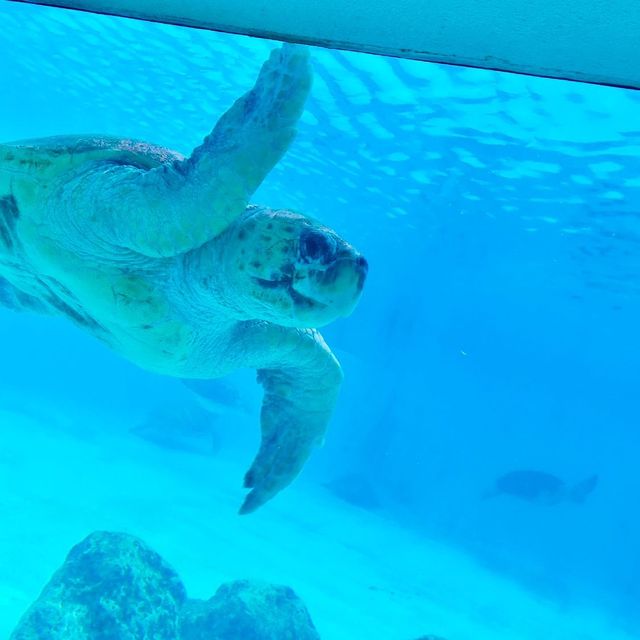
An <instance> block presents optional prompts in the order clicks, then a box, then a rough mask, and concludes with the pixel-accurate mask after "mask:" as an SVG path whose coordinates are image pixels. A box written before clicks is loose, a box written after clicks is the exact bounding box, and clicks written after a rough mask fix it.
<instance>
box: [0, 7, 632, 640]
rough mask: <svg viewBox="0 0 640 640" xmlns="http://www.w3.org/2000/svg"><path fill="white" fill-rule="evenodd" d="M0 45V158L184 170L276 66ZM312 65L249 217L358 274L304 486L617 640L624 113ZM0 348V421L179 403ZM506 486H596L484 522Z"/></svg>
mask: <svg viewBox="0 0 640 640" xmlns="http://www.w3.org/2000/svg"><path fill="white" fill-rule="evenodd" d="M0 24H2V29H0V140H2V141H8V140H16V139H23V138H35V137H42V136H46V135H55V134H60V133H85V132H97V133H100V132H104V133H111V134H118V135H122V136H126V137H131V138H140V139H145V140H151V141H153V142H155V143H158V144H161V145H165V146H167V147H170V148H172V149H176V150H178V151H181V152H183V153H187V154H188V153H189V151H190V150H191V149H192V148H193V147H194V146H196V145H197V144H199V143H200V141H201V140H202V138H203V137H204V136H205V135H206V134H207V133H208V132H209V130H210V129H211V127H212V125H213V123H214V122H215V120H216V118H217V117H218V116H219V115H220V114H221V113H222V112H223V111H224V109H225V108H226V107H227V106H228V105H230V104H231V102H233V100H234V99H235V98H236V97H238V96H239V95H240V94H241V93H242V92H244V91H245V90H247V89H248V88H249V87H250V86H251V85H252V83H253V79H254V77H255V75H256V73H257V70H258V69H259V67H260V64H261V63H262V61H263V60H264V59H265V58H266V57H267V56H268V52H269V51H270V50H271V49H272V48H274V46H275V43H272V42H268V41H260V40H253V39H249V38H243V37H236V36H229V35H222V34H216V33H209V32H204V31H197V30H189V29H183V28H176V27H169V26H163V25H157V24H148V23H143V22H136V21H130V20H123V19H117V18H108V17H98V16H94V15H90V14H81V13H71V12H65V11H62V10H55V9H43V8H38V7H31V6H21V5H14V4H12V3H3V4H2V6H0ZM312 60H313V66H314V71H315V80H314V86H313V90H312V95H311V97H310V99H309V101H308V103H307V107H306V111H305V113H304V116H303V118H302V122H301V124H300V127H299V134H298V137H297V139H296V140H295V142H294V144H293V145H292V147H291V149H290V151H289V153H288V154H287V155H286V156H285V158H284V160H283V161H282V162H281V163H280V164H279V165H278V166H277V167H276V169H275V170H274V171H273V172H272V173H271V174H270V175H269V177H268V179H267V180H266V181H265V183H264V184H263V185H262V187H261V188H260V190H259V191H258V193H257V194H256V195H255V197H254V198H253V200H254V201H255V202H262V203H268V204H269V205H270V206H272V207H286V208H292V209H296V210H300V211H303V212H305V213H306V214H308V215H310V216H314V217H317V218H319V219H321V220H322V221H323V222H325V223H326V224H328V225H330V226H331V227H333V228H335V229H337V230H338V231H339V233H340V234H341V235H342V236H343V237H345V238H347V239H349V241H351V242H353V243H354V244H355V245H356V246H357V247H358V248H359V249H360V250H361V251H362V252H363V253H364V254H365V255H366V256H367V259H368V262H369V266H370V271H369V277H368V280H367V283H366V287H365V292H364V295H363V298H362V300H361V302H360V304H359V306H358V307H357V309H356V311H355V312H354V313H353V315H352V316H351V317H350V318H348V319H345V320H340V321H338V322H336V323H334V324H332V325H330V326H328V327H326V328H325V329H324V330H323V335H324V336H325V338H326V340H327V342H328V343H329V345H330V346H331V347H332V348H333V349H334V351H335V352H336V353H337V355H338V356H339V357H340V359H341V361H342V364H343V367H344V369H345V375H346V378H345V384H344V389H343V392H342V395H341V397H340V401H339V405H338V409H337V411H336V415H335V417H334V419H333V421H332V424H331V428H330V431H329V433H328V435H327V439H326V444H325V446H324V448H322V449H321V450H318V451H317V452H316V453H315V454H314V457H313V459H312V460H311V462H310V463H309V464H308V465H307V467H306V469H305V471H304V473H303V480H304V481H306V482H308V484H309V485H310V486H311V485H312V486H316V487H325V489H326V491H327V492H328V493H330V494H332V495H334V496H336V498H339V499H342V500H346V503H345V504H348V505H349V508H353V509H359V508H364V509H367V510H371V511H374V512H376V513H378V514H380V515H382V516H383V518H384V519H386V520H388V521H390V522H393V523H394V526H395V525H397V526H400V527H402V528H404V529H406V530H407V531H411V532H414V533H417V534H418V535H420V536H423V537H424V538H425V539H431V540H437V541H439V542H443V543H446V544H447V545H450V546H451V547H452V548H456V549H460V550H463V551H464V552H465V553H468V554H470V555H471V557H473V558H474V559H475V560H476V561H477V562H479V563H480V564H482V565H483V566H484V567H486V568H487V569H488V570H489V571H490V572H494V573H496V574H498V575H501V576H504V577H506V578H508V579H510V580H513V581H514V584H518V585H521V586H524V588H525V589H527V590H530V591H532V592H533V593H535V594H537V595H538V596H539V597H541V598H547V599H549V601H551V602H553V603H556V605H557V606H558V607H559V609H560V610H562V608H563V607H573V606H578V605H579V606H581V607H586V608H587V609H589V608H591V609H593V610H597V611H602V612H604V613H605V615H606V616H608V617H609V618H610V619H611V620H612V624H615V625H619V626H622V627H624V628H626V629H627V630H628V633H629V634H631V635H630V636H629V637H640V613H639V611H640V609H639V608H638V601H639V599H640V547H639V545H638V540H640V514H639V512H638V500H639V497H640V474H639V473H638V460H639V459H640V436H639V435H638V401H637V397H638V395H637V393H638V392H637V380H638V367H639V361H640V339H639V338H638V327H640V124H639V121H638V112H639V110H640V93H638V92H633V91H630V90H623V89H613V88H606V87H599V86H590V85H581V84H576V83H569V82H563V81H557V80H548V79H537V78H529V77H524V76H516V75H509V74H502V73H496V72H489V71H481V70H473V69H464V68H454V67H446V66H442V65H435V64H427V63H417V62H412V61H405V60H393V59H386V58H382V57H373V56H366V55H362V54H355V53H348V52H335V51H327V50H321V49H314V50H313V51H312ZM0 349H1V353H2V358H1V360H0V362H1V366H0V385H1V389H2V392H1V393H0V408H1V409H3V410H6V411H17V412H18V413H20V412H23V413H25V411H27V410H26V409H25V406H28V409H29V411H28V412H27V413H29V412H30V415H34V414H37V415H38V416H39V417H42V415H41V414H45V417H46V416H47V415H49V414H48V413H47V411H45V410H44V409H43V410H42V411H40V412H39V411H38V410H37V407H38V406H39V405H42V406H45V405H46V406H48V407H52V406H54V407H57V409H56V410H57V411H58V413H57V414H56V415H57V416H58V417H59V421H60V420H62V422H64V416H65V415H71V414H72V413H73V411H76V410H77V407H82V410H83V411H84V412H85V413H86V414H88V415H93V414H95V415H96V416H99V417H100V420H98V419H97V418H96V425H98V424H102V421H103V420H104V419H105V416H111V415H114V416H115V415H116V414H117V416H118V420H117V421H118V424H119V425H120V427H121V429H122V431H123V433H125V434H126V433H127V428H128V427H127V424H126V423H127V419H123V418H122V416H131V419H130V422H131V425H129V426H133V425H134V424H138V423H139V422H140V420H143V419H144V415H146V414H145V412H146V411H147V410H157V401H158V397H159V396H162V395H169V396H171V397H172V398H174V405H173V406H175V403H181V402H183V399H184V398H187V397H188V394H186V392H185V390H184V389H183V388H182V387H181V386H180V385H179V383H177V382H172V381H168V380H166V379H163V378H160V377H156V376H152V375H151V374H147V373H145V372H143V371H140V370H138V369H136V368H135V367H134V366H132V365H128V364H125V363H123V362H122V361H121V359H119V358H118V356H116V355H113V354H111V353H109V352H108V351H106V349H105V348H103V347H102V346H101V345H99V344H98V343H97V342H94V341H93V340H92V339H90V338H89V337H87V336H85V335H84V334H82V333H80V331H79V330H76V329H75V328H73V327H72V326H71V325H67V324H66V323H64V322H62V321H60V320H53V319H45V318H40V317H36V316H29V315H24V314H15V313H12V312H9V311H5V310H2V311H1V312H0ZM235 384H237V388H238V389H239V390H240V394H241V396H246V398H247V402H249V405H250V406H249V408H247V409H246V412H245V411H244V410H242V411H236V413H235V414H233V415H236V416H237V415H240V416H241V418H237V417H236V418H233V419H234V420H239V421H240V422H246V423H247V424H248V425H249V426H248V427H247V429H248V430H254V431H255V429H256V426H257V413H255V412H254V413H251V412H252V411H254V410H256V407H254V406H253V405H251V402H254V401H256V399H257V398H258V396H259V392H258V390H257V389H256V388H255V385H254V383H253V378H252V377H251V376H248V377H246V378H239V379H238V380H237V382H236V383H235ZM183 393H184V394H186V395H183ZM19 398H27V399H28V400H24V401H22V400H19ZM189 398H190V396H189ZM184 402H192V400H191V399H189V400H186V399H185V400H184ZM214 402H215V401H214ZM220 403H221V404H222V405H224V404H225V403H227V404H228V402H227V400H225V399H224V398H223V399H222V400H221V401H220ZM247 414H248V417H247ZM60 416H63V417H62V418H60ZM141 416H142V417H141ZM228 420H232V418H228ZM2 429H3V430H4V431H3V435H4V437H8V435H7V434H8V433H9V431H10V425H8V426H7V425H6V424H5V423H4V422H3V424H2ZM99 429H100V427H99V426H91V425H87V424H85V425H84V427H82V426H76V427H75V430H76V431H77V432H78V433H79V434H82V433H83V432H85V431H86V430H89V431H92V432H93V431H96V430H98V431H99ZM254 435H255V434H254V433H251V434H246V433H244V432H242V434H240V435H237V434H236V435H235V436H228V435H227V436H225V434H224V430H222V432H221V434H220V435H219V437H218V436H216V439H215V446H213V445H212V452H213V455H214V456H215V452H217V451H220V450H221V449H224V448H225V446H227V445H228V446H229V447H230V448H231V449H233V450H234V451H236V449H237V456H238V459H239V460H242V461H243V463H244V464H246V463H247V462H248V460H249V459H250V450H251V447H252V446H253V442H254V441H253V440H252V439H251V438H252V437H253V436H254ZM12 437H13V436H12ZM79 437H81V435H80V436H79ZM130 437H132V438H133V437H134V436H133V435H131V436H130ZM207 437H208V436H207ZM234 438H235V439H234ZM196 439H197V438H196ZM165 445H167V447H172V446H174V445H175V442H173V441H172V440H171V438H169V439H168V440H167V441H165ZM160 446H162V443H160ZM207 446H208V445H207ZM207 446H205V445H203V444H202V442H201V441H199V442H198V443H197V444H195V445H193V446H192V447H191V445H189V444H187V449H189V448H190V447H191V448H192V449H193V450H194V451H193V453H194V454H198V455H200V456H201V457H202V455H201V454H202V453H203V452H204V453H205V455H209V453H208V451H207ZM165 448H166V447H165ZM166 451H167V452H169V454H170V452H171V451H172V449H171V448H166ZM234 455H235V454H234ZM2 464H5V465H8V464H10V462H7V461H6V460H4V459H3V457H2V454H1V453H0V465H2ZM211 464H212V465H213V464H215V457H214V458H212V460H211ZM517 469H535V470H540V471H545V472H549V473H552V474H555V475H556V476H558V477H559V478H561V479H563V480H565V481H566V482H567V483H568V484H570V485H573V484H575V483H577V482H579V481H581V480H583V479H584V478H586V477H588V476H590V475H591V474H594V473H597V474H598V476H599V484H598V486H597V487H596V489H595V491H594V492H593V493H592V494H591V495H590V496H588V498H587V500H586V501H585V502H584V503H583V504H574V503H570V502H568V501H566V502H561V503H560V504H557V505H554V506H548V505H544V504H542V505H541V504H532V503H530V502H526V501H522V500H517V499H515V498H513V497H509V496H500V497H497V498H495V499H490V500H488V499H484V498H483V495H484V494H485V493H486V491H487V489H488V488H490V487H491V485H492V484H493V482H494V480H495V479H496V478H497V477H498V476H500V475H502V474H504V473H506V472H509V471H512V470H517ZM12 477H13V478H14V482H15V483H16V485H18V484H20V482H21V476H20V465H15V469H14V470H13V471H12ZM235 480H236V481H237V483H239V482H240V477H238V478H236V479H235ZM13 490H14V489H12V488H11V487H8V488H4V487H2V488H0V505H2V504H3V497H2V491H5V492H6V495H5V498H4V500H6V501H7V504H8V503H9V502H10V498H11V495H12V493H11V492H12V491H13ZM278 499H279V498H278ZM278 499H277V500H278ZM309 500H310V501H312V498H309ZM40 506H42V505H40ZM38 508H39V504H35V503H34V505H33V509H34V511H35V512H37V509H38ZM141 508H143V507H141ZM148 508H149V509H151V510H152V509H153V505H152V504H150V505H148ZM269 508H272V507H271V506H270V505H267V506H266V507H265V509H269ZM310 508H311V507H310ZM193 526H194V527H196V526H197V523H195V522H194V524H193ZM75 541H76V540H73V541H71V543H73V542H75ZM25 544H26V543H25ZM25 553H29V548H28V545H27V548H25ZM57 560H58V558H56V559H55V561H54V560H49V562H53V563H54V564H53V566H56V564H55V563H56V562H57ZM3 562H5V563H6V566H9V563H11V562H14V559H13V558H8V557H6V556H5V557H3V556H2V555H1V551H0V568H2V563H3ZM5 568H6V567H5ZM0 575H4V574H2V573H0ZM464 579H465V578H464V575H460V577H459V582H460V589H461V591H463V590H464ZM4 588H5V589H7V590H9V589H10V588H11V585H4ZM1 593H2V589H0V594H1ZM31 595H32V596H33V598H35V597H36V596H37V590H36V591H35V592H34V593H33V594H31ZM312 613H313V612H312ZM424 632H425V631H423V630H421V629H416V630H415V631H414V632H413V635H414V636H415V637H418V636H419V635H420V633H424ZM403 633H405V635H404V636H402V637H407V638H408V640H410V638H411V636H410V635H408V634H409V631H408V630H407V631H406V632H404V631H403ZM634 634H636V635H634ZM336 637H337V636H336ZM461 637H462V636H461ZM518 637H520V636H517V635H513V638H514V640H515V638H518ZM550 637H551V636H550ZM554 637H555V636H554ZM565 637H566V640H573V638H571V637H567V636H565ZM580 637H581V638H587V637H591V636H580ZM398 638H399V639H400V638H401V636H400V635H398ZM448 640H455V638H453V637H452V638H450V639H448ZM575 640H578V637H577V636H576V637H575ZM594 640H596V638H595V637H594ZM597 640H602V639H601V638H598V639H597Z"/></svg>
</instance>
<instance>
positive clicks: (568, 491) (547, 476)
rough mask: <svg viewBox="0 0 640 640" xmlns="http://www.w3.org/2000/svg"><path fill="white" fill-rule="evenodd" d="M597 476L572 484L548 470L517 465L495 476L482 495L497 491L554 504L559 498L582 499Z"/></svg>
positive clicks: (577, 501)
mask: <svg viewBox="0 0 640 640" xmlns="http://www.w3.org/2000/svg"><path fill="white" fill-rule="evenodd" d="M597 484H598V476H597V475H596V474H594V475H592V476H589V477H588V478H586V479H585V480H583V481H582V482H579V483H578V484H575V485H568V484H567V483H566V482H565V481H564V480H562V479H561V478H558V476H555V475H553V474H551V473H546V472H544V471H535V470H532V469H518V470H515V471H510V472H509V473H505V474H504V475H502V476H500V477H499V478H497V479H496V481H495V483H494V485H493V487H492V488H491V489H489V490H488V491H487V492H485V494H484V496H483V497H485V498H492V497H495V496H500V495H507V496H513V497H514V498H519V499H521V500H525V501H527V502H534V503H538V504H544V505H554V504H558V503H560V502H576V503H582V502H584V501H585V499H586V498H587V496H588V495H589V494H590V493H591V492H592V491H593V490H594V489H595V488H596V485H597Z"/></svg>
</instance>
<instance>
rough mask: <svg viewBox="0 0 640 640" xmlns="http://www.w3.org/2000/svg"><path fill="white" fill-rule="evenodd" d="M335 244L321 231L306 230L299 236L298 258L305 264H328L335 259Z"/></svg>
mask: <svg viewBox="0 0 640 640" xmlns="http://www.w3.org/2000/svg"><path fill="white" fill-rule="evenodd" d="M335 254H336V249H335V243H334V242H333V241H332V240H331V238H329V237H328V236H327V235H326V234H324V233H322V232H321V231H314V230H313V229H307V230H305V231H303V232H302V234H301V236H300V258H301V259H302V260H303V261H305V262H322V263H323V264H328V263H329V262H331V261H332V260H333V259H334V258H335Z"/></svg>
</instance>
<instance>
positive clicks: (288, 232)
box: [219, 206, 367, 328]
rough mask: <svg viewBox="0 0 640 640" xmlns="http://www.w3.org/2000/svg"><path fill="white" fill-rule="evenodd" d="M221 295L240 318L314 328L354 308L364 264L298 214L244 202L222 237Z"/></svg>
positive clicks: (345, 245) (337, 239) (353, 252)
mask: <svg viewBox="0 0 640 640" xmlns="http://www.w3.org/2000/svg"><path fill="white" fill-rule="evenodd" d="M219 249H220V251H221V254H220V258H221V262H222V272H223V274H224V276H223V277H224V287H225V289H226V295H225V298H226V299H227V300H229V301H230V302H231V298H233V306H234V307H235V308H236V309H239V310H240V311H241V313H242V316H243V317H245V318H246V319H254V320H268V321H269V322H273V323H276V324H279V325H282V326H290V327H299V328H306V327H320V326H322V325H325V324H327V323H329V322H331V321H333V320H335V319H337V318H339V317H344V316H348V315H349V314H350V313H351V312H352V311H353V309H354V308H355V306H356V304H357V302H358V299H359V298H360V294H361V292H362V287H363V285H364V281H365V278H366V275H367V261H366V260H365V259H364V257H363V256H362V255H360V253H358V252H357V251H356V250H355V249H354V248H353V247H352V246H351V245H350V244H348V243H347V242H345V241H344V240H343V239H342V238H341V237H340V236H338V234H337V233H336V232H335V231H332V230H331V229H329V228H328V227H325V226H323V225H321V224H319V223H318V222H316V221H315V220H312V219H310V218H307V217H305V216H303V215H301V214H299V213H294V212H292V211H286V210H271V209H267V208H263V207H256V206H250V207H248V208H247V210H246V211H245V213H244V214H243V215H242V216H241V217H240V218H239V219H238V220H237V221H236V222H235V223H234V224H233V225H232V226H231V227H230V228H229V229H227V230H226V231H225V232H224V234H223V236H221V237H220V247H219Z"/></svg>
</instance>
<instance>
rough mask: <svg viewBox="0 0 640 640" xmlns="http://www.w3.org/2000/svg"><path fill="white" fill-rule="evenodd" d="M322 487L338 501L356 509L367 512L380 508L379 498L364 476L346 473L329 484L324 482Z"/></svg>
mask: <svg viewBox="0 0 640 640" xmlns="http://www.w3.org/2000/svg"><path fill="white" fill-rule="evenodd" d="M323 486H324V487H326V488H327V489H329V491H331V493H332V494H333V495H334V496H336V497H337V498H340V500H344V502H348V503H349V504H352V505H354V506H356V507H361V508H363V509H369V510H373V509H377V508H379V507H380V496H379V495H378V492H377V491H376V489H375V487H374V485H373V483H372V482H371V480H369V479H368V478H367V477H366V476H365V475H362V474H358V473H347V474H344V475H341V476H339V477H337V478H334V479H333V480H330V481H329V482H324V483H323Z"/></svg>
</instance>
